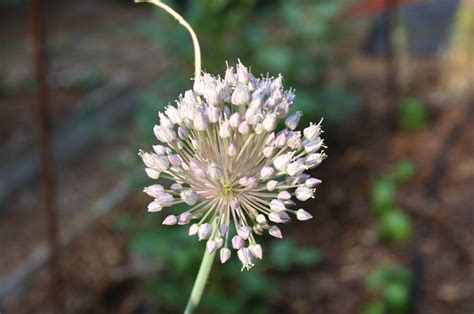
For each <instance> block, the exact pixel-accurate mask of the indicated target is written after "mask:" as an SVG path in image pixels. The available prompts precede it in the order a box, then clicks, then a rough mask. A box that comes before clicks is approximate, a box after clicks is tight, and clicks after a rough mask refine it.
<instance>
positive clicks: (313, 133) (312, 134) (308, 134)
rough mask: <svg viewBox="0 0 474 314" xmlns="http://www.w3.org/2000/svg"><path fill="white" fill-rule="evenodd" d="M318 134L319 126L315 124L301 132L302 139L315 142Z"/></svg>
mask: <svg viewBox="0 0 474 314" xmlns="http://www.w3.org/2000/svg"><path fill="white" fill-rule="evenodd" d="M320 133H321V128H320V126H319V124H317V125H316V124H313V123H311V124H310V125H309V127H307V128H306V129H304V130H303V134H304V137H305V138H307V139H308V140H311V141H314V140H316V139H317V138H318V137H319V134H320Z"/></svg>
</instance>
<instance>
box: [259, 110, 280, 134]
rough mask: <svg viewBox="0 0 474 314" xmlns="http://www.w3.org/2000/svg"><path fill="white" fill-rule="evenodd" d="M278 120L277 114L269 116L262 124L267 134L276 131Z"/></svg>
mask: <svg viewBox="0 0 474 314" xmlns="http://www.w3.org/2000/svg"><path fill="white" fill-rule="evenodd" d="M276 124H277V119H276V116H275V114H268V115H267V116H266V117H265V119H264V120H263V122H262V125H263V129H264V130H265V131H267V132H272V131H273V130H275V127H276Z"/></svg>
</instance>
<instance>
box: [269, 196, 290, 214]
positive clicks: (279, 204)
mask: <svg viewBox="0 0 474 314" xmlns="http://www.w3.org/2000/svg"><path fill="white" fill-rule="evenodd" d="M269 206H270V209H271V210H273V211H277V212H279V211H282V210H285V209H286V208H285V205H284V204H283V201H281V200H279V199H274V200H271V201H270V205H269Z"/></svg>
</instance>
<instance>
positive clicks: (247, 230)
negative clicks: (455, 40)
mask: <svg viewBox="0 0 474 314" xmlns="http://www.w3.org/2000/svg"><path fill="white" fill-rule="evenodd" d="M251 233H252V228H251V227H249V226H241V227H239V228H238V229H237V234H238V235H239V237H241V238H242V239H244V240H247V239H248V238H249V236H250V234H251Z"/></svg>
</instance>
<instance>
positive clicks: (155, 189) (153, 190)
mask: <svg viewBox="0 0 474 314" xmlns="http://www.w3.org/2000/svg"><path fill="white" fill-rule="evenodd" d="M164 191H165V189H164V188H163V186H161V185H159V184H153V185H150V186H147V187H146V188H144V189H143V192H145V193H146V194H148V195H150V196H151V197H154V198H158V197H159V196H160V195H161V194H163V192H164Z"/></svg>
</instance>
